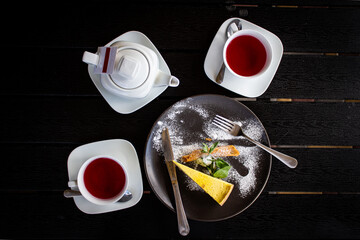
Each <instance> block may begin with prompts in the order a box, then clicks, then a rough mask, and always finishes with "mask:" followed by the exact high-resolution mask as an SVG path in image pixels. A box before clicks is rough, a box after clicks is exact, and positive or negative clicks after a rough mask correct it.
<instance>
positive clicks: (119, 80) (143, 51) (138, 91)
mask: <svg viewBox="0 0 360 240" xmlns="http://www.w3.org/2000/svg"><path fill="white" fill-rule="evenodd" d="M104 48H105V47H101V48H99V51H98V53H96V54H94V53H90V52H87V51H85V52H84V54H83V59H82V60H83V62H85V63H87V64H91V65H95V66H96V67H95V71H94V73H97V74H101V83H102V85H103V87H104V88H105V89H107V90H108V91H109V92H111V93H113V94H115V95H121V96H126V97H132V98H143V97H145V96H146V95H147V94H148V93H149V92H150V90H151V88H152V87H156V86H170V87H177V86H178V85H179V83H180V81H179V79H177V78H176V77H174V76H171V75H169V74H167V73H164V72H162V71H161V70H160V69H159V59H158V56H157V55H156V53H155V52H154V51H153V50H151V49H150V48H148V47H145V46H143V45H141V44H137V43H133V42H126V41H118V42H115V43H113V44H112V45H111V46H110V47H109V48H108V49H107V52H106V53H105V52H104V51H105V50H104ZM109 49H111V51H109ZM102 50H104V51H102ZM113 50H115V51H113ZM104 59H105V60H104ZM104 66H105V67H104ZM99 68H100V71H97V70H98V69H99ZM104 69H105V71H104Z"/></svg>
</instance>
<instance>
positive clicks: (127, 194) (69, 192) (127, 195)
mask: <svg viewBox="0 0 360 240" xmlns="http://www.w3.org/2000/svg"><path fill="white" fill-rule="evenodd" d="M77 196H81V193H80V191H76V190H70V189H66V190H65V191H64V197H66V198H72V197H77ZM132 197H133V195H132V193H131V192H130V191H128V190H126V192H125V193H124V196H122V198H120V199H119V201H118V202H127V201H129V200H130V199H132Z"/></svg>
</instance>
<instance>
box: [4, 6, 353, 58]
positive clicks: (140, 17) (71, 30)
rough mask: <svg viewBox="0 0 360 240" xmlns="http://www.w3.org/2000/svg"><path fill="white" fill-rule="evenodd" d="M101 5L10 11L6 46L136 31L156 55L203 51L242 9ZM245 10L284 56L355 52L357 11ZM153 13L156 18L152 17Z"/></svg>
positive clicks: (82, 41)
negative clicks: (277, 40)
mask: <svg viewBox="0 0 360 240" xmlns="http://www.w3.org/2000/svg"><path fill="white" fill-rule="evenodd" d="M31 4H32V3H31ZM356 5H357V4H356ZM101 6H103V7H105V6H106V5H104V4H97V3H92V4H75V3H71V4H69V3H62V4H58V5H57V7H56V8H54V7H49V9H44V7H46V6H42V7H38V6H37V5H36V4H35V5H29V6H28V7H23V8H19V9H17V11H15V12H14V17H15V18H16V19H18V21H17V22H13V23H12V24H11V25H9V26H5V30H6V31H7V32H8V33H9V34H8V36H9V38H7V39H6V41H8V43H9V44H10V45H11V46H26V47H29V46H37V47H70V48H78V47H88V48H96V47H97V46H99V45H104V44H106V43H107V42H109V41H110V40H111V39H113V38H115V37H117V36H118V35H120V34H122V33H124V32H127V31H129V30H138V31H141V32H143V33H145V35H147V36H148V37H149V38H150V39H151V40H152V41H153V42H154V44H155V45H156V46H157V47H158V48H159V49H161V50H163V49H168V50H178V49H182V50H199V49H202V50H204V49H207V48H208V47H209V45H210V43H211V41H212V38H213V37H214V35H215V33H216V31H217V29H218V28H219V27H220V25H221V24H222V23H223V22H224V21H225V20H226V19H228V18H230V17H238V16H240V14H241V11H243V10H244V7H237V8H235V9H234V8H230V9H229V8H228V7H227V6H226V5H224V6H221V5H220V6H219V5H218V4H210V5H201V4H195V5H191V4H162V3H147V2H145V3H142V4H138V3H132V4H126V5H124V4H123V3H120V2H114V3H112V9H119V10H118V12H116V11H114V12H113V13H111V12H110V13H109V12H108V11H100V10H99V7H101ZM245 10H246V12H247V14H246V16H244V18H245V19H246V20H249V21H251V22H253V23H255V24H257V25H259V26H262V27H263V28H265V29H268V30H269V31H271V32H273V33H275V34H276V35H278V36H279V37H280V39H281V40H282V42H283V44H284V49H285V51H290V52H330V53H336V52H346V53H354V52H355V53H359V52H360V45H359V35H360V30H359V27H358V22H359V21H360V8H358V7H354V8H278V7H272V6H264V7H249V8H246V7H245ZM158 11H161V14H155V13H156V12H158ZM239 11H240V12H239ZM95 13H96V14H95ZM194 16H196V21H195V20H194ZM274 16H275V17H274ZM304 16H306V17H305V18H304ZM18 24H21V25H18ZM18 29H22V31H18ZM170 29H171V30H170ZM173 29H176V30H175V31H174V30H173ZM329 36H332V37H329ZM344 36H346V37H344ZM179 39H181V41H179Z"/></svg>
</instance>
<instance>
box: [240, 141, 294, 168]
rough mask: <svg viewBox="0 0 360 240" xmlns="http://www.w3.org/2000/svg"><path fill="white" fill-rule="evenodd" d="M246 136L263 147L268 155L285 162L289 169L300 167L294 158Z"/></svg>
mask: <svg viewBox="0 0 360 240" xmlns="http://www.w3.org/2000/svg"><path fill="white" fill-rule="evenodd" d="M244 136H245V137H246V138H247V139H248V140H249V141H250V142H252V143H254V144H256V145H257V146H259V147H261V148H262V149H264V150H265V151H267V152H268V153H270V154H271V155H273V156H275V157H276V158H277V159H279V160H280V161H281V162H283V163H284V164H285V165H286V166H288V167H289V168H296V166H297V165H298V161H297V160H296V159H295V158H293V157H290V156H288V155H286V154H283V153H281V152H278V151H275V150H274V149H272V148H269V147H267V146H265V145H263V144H261V143H259V142H257V141H255V140H253V139H251V138H249V137H248V136H246V135H245V134H244Z"/></svg>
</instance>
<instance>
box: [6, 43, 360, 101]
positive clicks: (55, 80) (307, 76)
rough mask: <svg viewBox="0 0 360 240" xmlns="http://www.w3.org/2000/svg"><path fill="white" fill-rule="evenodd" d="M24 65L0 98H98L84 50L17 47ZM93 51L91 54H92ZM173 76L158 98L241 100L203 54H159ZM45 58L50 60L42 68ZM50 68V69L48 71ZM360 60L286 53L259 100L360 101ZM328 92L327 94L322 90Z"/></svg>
mask: <svg viewBox="0 0 360 240" xmlns="http://www.w3.org/2000/svg"><path fill="white" fill-rule="evenodd" d="M20 51H21V52H22V53H23V55H24V59H23V61H24V62H31V64H24V65H23V66H22V67H21V68H19V67H18V65H16V64H14V65H10V66H9V69H8V71H9V73H12V72H16V73H17V74H18V76H22V78H19V79H14V78H13V76H9V77H8V78H7V79H8V81H5V87H2V88H1V89H0V94H1V95H40V96H41V95H44V96H47V95H50V96H53V95H60V96H74V95H76V96H89V95H90V96H100V93H99V92H98V91H97V89H96V87H95V85H94V84H93V82H92V81H91V79H90V77H89V75H88V71H87V65H86V64H85V63H83V62H82V61H81V58H82V54H83V51H85V49H69V48H66V49H63V48H55V49H53V48H51V49H50V48H42V49H41V50H40V52H41V53H40V54H37V52H38V51H39V49H37V48H20ZM94 51H95V50H94ZM162 55H163V57H164V59H165V61H166V62H167V64H168V66H169V68H170V70H171V72H172V74H173V75H175V76H177V77H178V78H179V79H180V81H181V83H180V86H179V87H177V88H168V89H167V90H166V91H165V92H164V93H163V94H162V95H161V96H164V97H169V96H178V97H179V96H180V97H183V96H191V95H197V94H204V93H213V94H223V95H227V96H230V97H241V95H238V94H236V93H233V92H231V91H229V90H227V89H224V88H222V87H220V86H217V84H215V83H213V82H212V81H210V80H209V79H208V78H207V76H206V74H205V72H204V67H203V64H204V60H205V55H206V53H205V52H203V53H200V52H186V53H182V52H168V51H164V52H163V54H162ZM17 58H18V54H8V60H9V61H10V62H16V61H17ZM48 59H53V60H52V62H51V64H54V66H56V69H57V70H56V71H54V67H52V66H50V65H46V61H48ZM46 66H48V67H46ZM359 66H360V56H323V55H284V56H283V59H282V61H281V64H280V66H279V68H278V71H277V73H276V75H275V77H274V79H273V80H272V83H271V85H270V87H269V88H268V90H267V91H266V92H265V93H264V94H263V95H262V96H261V98H320V99H321V98H324V99H333V98H336V99H360V95H359V92H360V77H359V74H358V69H359ZM324 89H326V91H324Z"/></svg>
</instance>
